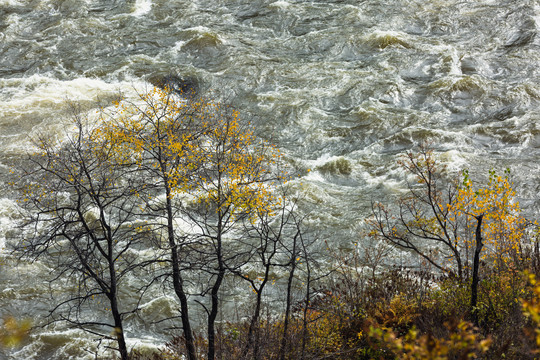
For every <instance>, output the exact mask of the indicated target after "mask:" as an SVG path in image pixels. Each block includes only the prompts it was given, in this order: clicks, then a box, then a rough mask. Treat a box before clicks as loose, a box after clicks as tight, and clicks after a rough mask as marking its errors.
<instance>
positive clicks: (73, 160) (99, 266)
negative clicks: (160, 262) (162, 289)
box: [18, 113, 146, 360]
mask: <svg viewBox="0 0 540 360" xmlns="http://www.w3.org/2000/svg"><path fill="white" fill-rule="evenodd" d="M73 120H74V127H73V131H72V132H71V131H70V132H69V133H68V134H66V138H65V139H61V140H60V141H56V140H53V139H51V138H48V137H45V136H43V137H40V138H39V139H37V140H36V146H37V153H35V154H33V155H32V156H31V158H30V162H31V164H32V166H31V167H30V168H29V169H26V170H25V171H24V173H23V177H22V180H23V184H24V185H23V187H22V198H21V203H22V206H23V207H24V208H25V209H26V210H27V215H28V217H27V220H28V221H27V222H26V223H25V224H24V227H23V229H24V231H25V240H24V241H22V242H21V243H20V244H19V246H18V250H19V251H21V252H22V253H23V255H24V256H27V257H29V258H31V259H38V258H39V259H40V260H42V261H45V262H48V263H50V264H51V265H52V266H51V268H52V269H54V278H53V279H52V281H53V283H54V282H56V281H60V280H65V279H68V280H69V281H72V282H74V283H75V284H76V285H77V286H76V287H75V290H74V292H72V293H68V295H67V296H66V297H65V298H64V299H62V300H58V301H59V302H58V303H57V304H56V306H55V307H54V308H53V309H52V310H51V320H52V321H65V322H67V323H68V324H70V325H72V326H75V327H78V328H82V329H84V330H86V331H88V332H91V333H93V334H95V335H98V336H100V337H101V338H105V339H110V340H114V341H116V343H117V347H116V350H118V352H119V354H120V357H121V359H122V360H125V359H127V358H128V349H127V346H126V341H125V334H124V317H125V315H126V314H128V313H131V312H134V311H136V309H137V306H138V301H137V300H136V301H135V302H131V303H129V304H128V303H127V302H121V301H120V294H121V292H122V287H123V283H124V281H125V279H126V277H127V276H128V274H130V273H131V272H133V271H134V270H135V269H137V268H138V267H139V266H140V265H141V264H140V263H139V259H138V257H137V256H136V255H135V254H134V252H133V251H132V250H134V249H137V248H139V247H140V246H142V243H143V241H144V238H145V237H146V230H145V228H144V226H142V224H140V223H138V222H137V219H138V218H139V205H140V204H139V203H138V201H137V199H136V197H135V196H134V191H135V190H137V189H139V188H140V187H141V183H140V182H139V179H138V177H136V176H133V172H134V168H133V164H132V162H131V159H129V158H123V157H122V156H123V155H122V152H121V150H120V149H119V148H118V147H117V146H115V144H111V143H110V142H108V141H105V140H104V139H103V138H101V137H100V136H99V135H98V133H96V132H95V129H94V128H92V127H91V126H89V125H88V121H87V120H86V119H85V118H83V117H81V116H79V115H78V114H77V113H75V114H74V115H73ZM103 302H105V304H106V305H101V304H102V303H103ZM103 307H105V308H106V312H107V313H108V314H110V317H111V319H110V320H107V319H106V318H105V317H103V315H99V314H97V313H95V311H96V309H99V308H101V309H103ZM86 311H93V312H94V314H93V315H91V314H88V313H87V312H86ZM111 330H112V331H111ZM111 334H113V335H111Z"/></svg>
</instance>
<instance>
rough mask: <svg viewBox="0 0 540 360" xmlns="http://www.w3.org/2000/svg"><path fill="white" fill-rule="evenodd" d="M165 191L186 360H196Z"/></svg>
mask: <svg viewBox="0 0 540 360" xmlns="http://www.w3.org/2000/svg"><path fill="white" fill-rule="evenodd" d="M165 190H166V196H167V233H168V242H169V247H170V248H171V262H172V277H173V287H174V292H175V294H176V296H177V297H178V300H180V318H181V320H182V329H183V330H184V340H185V342H186V351H187V358H188V360H197V353H196V351H195V340H194V338H193V331H192V330H191V323H190V320H189V312H188V301H187V296H186V292H185V291H184V286H183V284H184V280H183V278H182V274H181V273H180V259H179V257H178V250H177V244H176V241H175V239H174V225H173V210H172V203H171V197H170V195H171V194H170V189H169V187H168V186H166V187H165Z"/></svg>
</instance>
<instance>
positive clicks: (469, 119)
mask: <svg viewBox="0 0 540 360" xmlns="http://www.w3.org/2000/svg"><path fill="white" fill-rule="evenodd" d="M539 29H540V3H539V2H538V0H519V1H518V0H470V1H461V0H432V1H425V0H388V1H382V0H363V1H361V0H333V1H332V0H326V1H322V0H321V1H315V0H313V1H301V0H297V1H294V0H289V1H281V0H280V1H271V0H270V1H267V0H193V1H181V0H136V1H121V0H0V54H1V56H0V191H2V192H0V247H3V246H4V244H5V242H6V241H16V239H17V234H16V233H14V231H13V228H12V222H13V217H14V216H15V214H16V206H15V204H14V203H13V201H12V198H11V197H10V196H9V192H8V187H7V184H6V180H5V179H6V178H7V173H8V171H9V166H11V164H13V163H16V161H17V159H18V158H20V157H22V156H23V155H24V154H25V153H26V152H27V151H28V150H29V149H30V143H29V138H30V137H31V136H32V135H36V134H39V133H43V132H57V131H59V130H61V129H62V128H63V127H64V126H65V124H66V122H67V121H68V120H67V119H66V116H65V111H64V108H65V100H66V99H73V100H76V101H79V102H81V103H82V104H84V105H87V106H93V105H92V104H94V103H95V102H96V101H97V100H98V99H102V101H103V99H105V100H106V99H108V98H109V97H113V96H114V95H115V94H116V93H117V92H118V91H123V92H124V93H126V94H127V96H128V97H129V96H133V93H134V90H133V89H144V88H145V86H147V84H148V82H149V81H150V80H151V79H155V78H159V77H161V76H165V75H167V74H178V75H180V76H182V77H189V78H196V79H198V81H199V83H200V84H201V87H202V88H205V89H210V90H211V91H213V93H214V94H215V96H216V97H218V98H221V99H226V100H227V101H228V102H230V103H232V104H233V105H234V106H235V107H236V108H237V109H238V110H239V111H240V113H241V114H243V116H244V117H249V118H251V119H252V121H253V122H254V124H255V126H256V127H257V130H258V131H259V132H260V134H261V136H263V137H265V138H266V139H267V140H269V141H271V142H273V143H275V144H277V146H278V147H279V148H280V149H281V150H282V151H283V153H284V154H285V156H286V158H287V159H288V160H289V161H290V162H291V163H292V164H294V166H295V167H296V169H297V170H298V172H299V173H300V174H304V175H303V177H302V179H301V184H300V182H299V183H298V189H299V191H300V193H301V195H303V198H304V200H303V204H302V206H303V207H304V208H305V209H308V208H309V209H310V215H309V217H308V224H309V226H311V227H312V228H313V229H315V230H317V231H318V232H319V233H320V234H321V237H323V238H325V239H327V240H328V241H331V242H336V243H339V244H340V245H346V243H347V242H349V241H351V240H353V239H357V238H358V234H357V224H358V223H359V222H361V219H362V218H363V216H365V214H366V213H367V211H368V209H369V206H370V202H371V200H372V199H377V198H380V197H381V196H382V194H384V193H389V192H392V191H395V190H396V189H398V188H400V187H401V186H403V184H402V183H400V182H399V179H400V177H399V175H400V170H399V167H398V166H397V165H396V160H397V159H398V157H399V156H400V154H402V153H403V152H405V151H407V150H409V149H411V148H412V147H414V146H415V145H416V144H418V143H419V142H421V141H431V142H433V144H434V146H435V148H436V149H437V151H438V152H440V153H441V158H442V159H443V160H444V161H445V162H447V163H448V165H449V166H451V167H452V168H454V169H458V168H462V167H468V168H469V169H471V170H474V172H476V173H478V174H485V171H486V169H488V168H491V167H494V168H500V169H502V168H506V167H507V166H510V167H511V169H512V171H513V174H514V180H515V182H516V184H518V189H519V193H520V196H521V201H522V204H523V205H524V206H525V207H526V209H527V211H528V212H529V213H530V214H535V213H536V210H537V209H538V208H540V203H539V202H538V201H540V200H539V199H540V197H539V196H538V193H539V192H540V182H539V181H538V180H539V177H540V169H539V167H540V165H539V164H540V112H539V111H538V105H539V103H540V82H539V81H538V79H539V76H540V36H539V35H538V32H539ZM338 165H340V166H338ZM307 169H313V170H312V171H311V172H310V173H309V174H308V173H307V171H306V170H307ZM1 256H2V257H1V258H0V316H4V315H8V314H11V315H15V316H16V317H19V318H24V317H31V318H34V319H35V322H37V323H39V322H40V321H42V320H40V319H42V317H43V316H44V315H46V314H47V311H48V309H50V307H51V306H50V303H49V302H47V301H48V300H46V299H47V297H46V295H45V294H48V293H49V288H48V284H46V283H42V282H41V281H42V280H39V279H40V278H39V274H41V273H47V271H48V270H47V268H46V267H45V265H43V264H40V263H34V264H20V265H19V266H17V267H15V266H14V264H15V262H14V261H13V260H10V259H8V258H7V257H6V256H5V254H4V255H1ZM171 301H172V300H171V299H168V298H166V297H163V298H158V299H156V300H154V302H152V303H148V304H146V310H145V311H147V312H148V313H152V311H154V312H164V311H171V312H173V310H171V309H169V308H170V307H171V306H172V305H171V304H172V302H171ZM164 309H166V310H164ZM167 309H168V310H167ZM141 329H142V330H141ZM128 331H130V334H128V336H131V337H132V338H135V339H138V340H137V341H138V342H139V343H145V344H148V346H153V345H154V344H162V343H163V339H162V338H159V335H158V334H159V333H158V332H155V331H153V329H151V328H145V327H144V326H141V327H137V326H135V325H134V326H133V327H132V328H130V329H128ZM96 345H97V344H96V343H95V342H93V341H91V340H90V339H89V338H88V336H87V335H85V334H84V333H81V332H78V331H75V330H65V329H63V328H61V327H59V328H56V327H48V328H45V329H38V330H36V332H35V333H34V335H33V337H32V341H30V342H29V343H27V344H26V345H25V346H24V347H23V348H20V349H16V350H14V351H11V352H3V351H4V350H2V349H0V358H3V357H8V356H9V358H11V359H49V358H52V359H67V358H69V357H70V356H71V357H73V358H84V357H87V358H88V359H92V358H93V355H92V354H90V353H88V352H87V351H86V350H85V349H94V348H95V347H96Z"/></svg>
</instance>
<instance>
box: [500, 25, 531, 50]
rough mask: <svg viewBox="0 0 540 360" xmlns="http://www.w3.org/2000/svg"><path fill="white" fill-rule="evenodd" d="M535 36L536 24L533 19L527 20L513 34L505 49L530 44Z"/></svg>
mask: <svg viewBox="0 0 540 360" xmlns="http://www.w3.org/2000/svg"><path fill="white" fill-rule="evenodd" d="M535 36H536V22H535V21H534V19H532V18H530V19H527V20H526V21H525V22H524V23H523V24H522V26H521V29H519V30H518V31H516V32H515V33H513V34H512V35H511V36H510V37H509V38H508V40H507V41H506V43H505V44H504V46H505V47H507V48H508V47H516V46H524V45H527V44H529V43H531V42H532V41H533V40H534V38H535Z"/></svg>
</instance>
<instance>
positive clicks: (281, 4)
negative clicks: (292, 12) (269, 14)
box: [268, 0, 291, 10]
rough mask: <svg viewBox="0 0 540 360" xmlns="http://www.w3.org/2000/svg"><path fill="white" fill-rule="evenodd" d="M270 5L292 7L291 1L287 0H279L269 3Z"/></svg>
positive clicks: (282, 7) (283, 7)
mask: <svg viewBox="0 0 540 360" xmlns="http://www.w3.org/2000/svg"><path fill="white" fill-rule="evenodd" d="M268 7H277V8H280V9H284V10H285V9H288V8H289V7H291V3H289V2H287V1H283V0H279V1H276V2H273V3H271V4H270V5H268Z"/></svg>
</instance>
